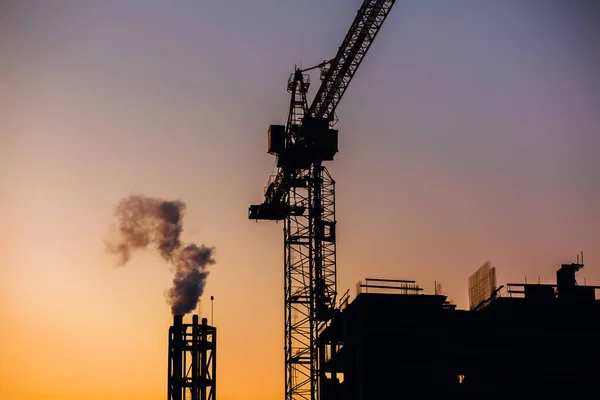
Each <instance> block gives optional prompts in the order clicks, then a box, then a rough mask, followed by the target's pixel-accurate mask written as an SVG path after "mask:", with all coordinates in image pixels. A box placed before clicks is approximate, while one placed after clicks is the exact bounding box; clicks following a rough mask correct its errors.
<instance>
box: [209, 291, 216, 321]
mask: <svg viewBox="0 0 600 400" xmlns="http://www.w3.org/2000/svg"><path fill="white" fill-rule="evenodd" d="M214 300H215V296H210V325H211V326H214V309H215V308H214V303H215V302H214Z"/></svg>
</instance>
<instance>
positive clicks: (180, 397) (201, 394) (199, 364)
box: [167, 315, 217, 400]
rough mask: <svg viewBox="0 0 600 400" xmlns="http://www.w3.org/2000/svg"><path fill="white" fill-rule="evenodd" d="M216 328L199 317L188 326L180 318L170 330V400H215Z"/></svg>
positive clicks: (175, 320)
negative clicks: (200, 320) (200, 322)
mask: <svg viewBox="0 0 600 400" xmlns="http://www.w3.org/2000/svg"><path fill="white" fill-rule="evenodd" d="M216 351H217V329H216V328H215V327H212V326H209V325H208V324H207V320H206V318H202V324H198V316H197V315H194V316H193V317H192V323H191V324H184V323H183V316H182V315H175V316H174V317H173V326H171V327H170V328H169V376H168V388H167V395H168V399H169V400H215V399H216V398H217V397H216V396H217V389H216V378H217V361H216Z"/></svg>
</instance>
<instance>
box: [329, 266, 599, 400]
mask: <svg viewBox="0 0 600 400" xmlns="http://www.w3.org/2000/svg"><path fill="white" fill-rule="evenodd" d="M581 267H583V263H581V264H580V263H579V262H578V263H576V264H563V265H562V266H561V267H560V269H559V270H558V271H557V273H556V276H557V282H556V284H550V285H546V284H507V285H506V286H501V287H500V288H497V289H496V288H495V287H494V286H495V269H494V268H490V267H489V265H486V266H484V267H482V269H480V271H478V273H477V276H476V277H475V278H476V279H475V278H474V279H471V280H470V286H471V287H470V289H472V290H471V294H473V295H479V296H481V294H482V293H487V294H488V297H487V298H485V299H484V300H483V301H480V302H477V303H478V304H474V305H473V306H472V307H471V308H472V309H470V310H458V309H456V308H455V307H454V306H453V305H452V304H450V303H449V302H448V301H447V299H446V296H443V295H441V294H432V295H431V294H422V290H421V289H420V288H419V287H418V286H417V285H416V283H414V282H411V281H388V280H367V283H366V284H361V285H360V287H359V289H361V290H360V293H359V294H358V295H357V296H356V298H355V299H354V301H352V302H351V303H350V304H347V302H346V303H343V309H342V311H341V312H340V313H339V314H338V315H337V316H336V317H335V318H334V319H333V321H332V323H331V324H330V326H329V327H328V328H327V329H326V330H325V331H324V332H323V333H322V334H321V335H320V336H319V345H320V346H321V348H322V349H323V351H322V353H323V354H324V355H323V358H322V360H321V362H322V368H323V371H324V374H323V376H322V377H321V380H322V384H321V385H320V386H321V393H320V398H321V399H346V400H366V399H378V398H388V399H391V398H400V397H404V396H406V395H409V394H410V395H420V396H424V398H432V397H430V396H433V395H439V394H451V393H473V394H478V395H486V396H489V395H493V397H496V396H511V397H512V396H516V397H518V398H520V397H522V396H535V398H543V397H545V396H551V397H550V398H553V397H554V396H555V395H556V394H557V393H565V394H569V395H577V394H585V395H586V396H589V395H590V394H591V393H594V390H593V389H594V387H595V388H597V383H596V380H597V377H598V376H599V374H600V363H599V362H598V361H599V360H600V327H599V326H598V324H597V321H598V318H599V317H600V301H599V300H596V296H595V294H596V293H595V291H596V289H598V288H599V287H594V286H578V285H577V282H576V280H575V273H576V272H577V271H578V270H579V269H580V268H581ZM474 286H479V287H474Z"/></svg>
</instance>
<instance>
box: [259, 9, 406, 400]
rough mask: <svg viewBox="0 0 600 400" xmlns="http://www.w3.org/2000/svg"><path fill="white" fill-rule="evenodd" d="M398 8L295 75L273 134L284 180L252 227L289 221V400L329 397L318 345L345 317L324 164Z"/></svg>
mask: <svg viewBox="0 0 600 400" xmlns="http://www.w3.org/2000/svg"><path fill="white" fill-rule="evenodd" d="M394 3H395V0H364V1H363V3H362V6H361V7H360V9H359V10H358V13H357V15H356V18H355V19H354V22H353V23H352V25H351V26H350V29H349V30H348V33H347V34H346V37H345V38H344V41H343V42H342V45H341V46H340V47H339V50H338V52H337V54H336V56H335V57H334V58H332V59H330V60H326V61H324V62H322V63H321V64H319V65H316V66H314V67H311V68H307V69H303V70H301V69H295V71H294V73H293V74H292V75H291V76H290V78H289V80H288V84H287V90H288V92H289V93H290V94H291V101H290V105H289V110H288V118H287V123H286V125H285V126H283V125H271V126H270V127H269V130H268V153H269V154H273V155H275V156H276V158H277V173H276V175H273V176H271V177H270V178H269V181H268V183H267V186H266V189H265V199H264V202H263V203H261V204H258V205H251V206H250V208H249V219H254V220H259V219H260V220H274V221H279V220H283V221H284V227H283V231H284V259H285V261H284V263H285V266H284V271H285V272H284V298H285V307H284V308H285V346H284V347H285V398H286V400H293V399H306V400H316V399H318V398H320V397H321V391H322V390H323V386H324V385H323V382H324V376H325V373H324V371H321V370H320V368H319V365H323V364H324V361H325V351H324V348H323V347H321V346H320V345H319V344H318V342H317V338H318V335H319V333H320V332H321V331H322V330H323V329H324V328H325V327H326V326H327V325H328V323H329V322H330V321H331V319H332V318H333V317H334V316H335V314H336V312H338V309H337V307H336V295H337V288H336V260H335V259H336V251H335V227H336V219H335V181H334V180H333V178H332V177H331V175H330V174H329V172H328V170H327V168H326V167H325V166H324V165H323V163H324V162H326V161H332V160H333V158H334V156H335V154H336V153H337V152H338V131H337V130H336V129H333V127H334V126H335V124H336V122H337V117H336V115H335V110H336V107H337V106H338V104H339V102H340V100H341V99H342V96H343V95H344V93H345V92H346V89H347V88H348V85H349V84H350V82H351V80H352V78H353V77H354V74H355V73H356V70H357V69H358V67H359V66H360V63H361V62H362V60H363V59H364V57H365V55H366V54H367V51H368V50H369V47H370V46H371V44H372V43H373V40H374V39H375V37H376V35H377V33H378V32H379V30H380V28H381V26H382V25H383V23H384V21H385V19H386V18H387V16H388V14H389V12H390V10H391V8H392V6H393V5H394ZM317 68H320V69H321V86H320V87H319V90H318V92H317V94H316V95H315V98H314V100H313V102H312V104H311V105H310V107H309V106H308V103H307V100H306V95H307V91H308V88H309V86H310V75H309V74H307V73H306V72H308V71H310V70H314V69H317Z"/></svg>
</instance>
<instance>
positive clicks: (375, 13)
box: [309, 0, 395, 120]
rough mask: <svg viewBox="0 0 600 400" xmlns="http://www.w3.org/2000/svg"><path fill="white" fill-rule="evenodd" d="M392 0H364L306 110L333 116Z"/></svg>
mask: <svg viewBox="0 0 600 400" xmlns="http://www.w3.org/2000/svg"><path fill="white" fill-rule="evenodd" d="M394 3H395V0H365V1H364V2H363V4H362V6H361V8H360V10H359V11H358V13H357V15H356V18H355V20H354V22H353V23H352V25H351V27H350V29H349V30H348V33H347V34H346V37H345V38H344V41H343V43H342V45H341V46H340V48H339V50H338V53H337V54H336V56H335V58H333V59H332V60H331V63H330V65H331V67H330V69H329V71H328V72H327V74H326V76H325V78H324V79H323V82H322V83H321V86H320V87H319V90H318V92H317V94H316V95H315V98H314V100H313V102H312V104H311V106H310V108H309V114H310V115H312V116H315V117H323V118H327V119H329V120H333V114H334V111H335V109H336V107H337V106H338V104H339V102H340V100H341V98H342V96H343V95H344V92H345V91H346V89H347V87H348V85H349V84H350V81H351V80H352V77H353V76H354V74H355V73H356V70H357V69H358V67H359V65H360V63H361V62H362V60H363V59H364V56H365V55H366V53H367V51H368V49H369V47H370V46H371V43H372V42H373V40H374V39H375V36H376V35H377V33H378V32H379V29H380V28H381V26H382V24H383V22H384V21H385V19H386V17H387V16H388V14H389V12H390V10H391V8H392V6H393V5H394Z"/></svg>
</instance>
